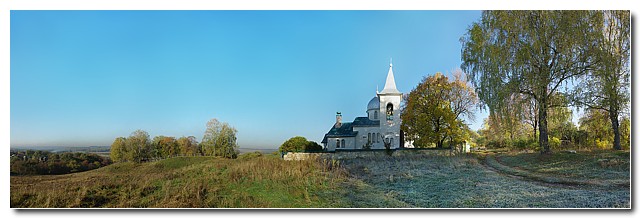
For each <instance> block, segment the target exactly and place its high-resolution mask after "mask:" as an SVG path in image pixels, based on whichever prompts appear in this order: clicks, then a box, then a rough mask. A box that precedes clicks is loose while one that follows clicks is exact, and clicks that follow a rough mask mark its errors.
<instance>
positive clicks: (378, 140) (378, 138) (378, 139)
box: [376, 133, 381, 143]
mask: <svg viewBox="0 0 640 218" xmlns="http://www.w3.org/2000/svg"><path fill="white" fill-rule="evenodd" d="M380 138H381V137H380V133H378V137H376V139H377V140H376V141H377V142H378V143H380Z"/></svg>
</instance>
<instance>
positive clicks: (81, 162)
mask: <svg viewBox="0 0 640 218" xmlns="http://www.w3.org/2000/svg"><path fill="white" fill-rule="evenodd" d="M111 163H112V162H111V160H110V159H109V158H107V157H102V156H99V155H97V154H90V153H80V152H76V153H51V152H49V151H39V150H26V151H11V175H59V174H67V173H75V172H82V171H87V170H92V169H97V168H100V167H103V166H107V165H109V164H111Z"/></svg>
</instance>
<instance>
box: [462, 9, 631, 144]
mask: <svg viewBox="0 0 640 218" xmlns="http://www.w3.org/2000/svg"><path fill="white" fill-rule="evenodd" d="M630 32H631V31H630V13H629V11H484V12H483V13H482V17H481V20H480V21H478V22H475V23H473V24H472V25H471V27H470V28H469V29H468V31H467V33H466V34H465V35H464V36H463V37H462V38H461V42H462V62H463V63H462V65H461V68H462V70H464V71H465V72H466V73H468V75H469V78H470V81H471V83H472V84H473V86H474V87H475V92H476V93H477V95H478V98H479V99H480V102H481V104H482V105H484V106H486V107H487V108H488V110H489V118H487V120H485V128H484V129H483V130H482V131H481V135H482V136H483V137H484V139H483V140H485V141H486V143H488V144H496V145H505V144H506V145H510V146H526V145H527V144H531V143H534V144H537V145H538V148H539V150H540V151H541V153H549V152H551V150H552V148H553V147H560V146H562V144H563V143H565V144H566V143H571V144H574V145H576V144H577V145H579V146H582V145H584V146H592V147H593V146H595V147H607V148H613V149H616V150H620V149H623V148H625V147H628V146H629V140H628V136H625V135H624V134H627V132H629V127H628V126H630V125H629V124H627V123H629V122H628V119H629V116H628V115H626V114H627V113H626V111H628V109H629V105H630V97H629V96H630V91H629V90H630V89H629V86H630V82H629V80H630ZM571 106H573V107H577V108H581V109H585V111H586V112H585V116H584V117H582V118H581V119H580V126H579V127H576V126H575V125H573V124H572V123H571V122H570V117H571V110H569V109H568V108H569V107H571ZM567 117H568V119H567ZM605 120H607V121H606V122H605ZM620 121H622V122H620ZM525 132H530V133H531V134H530V135H528V136H527V134H526V133H525ZM625 137H626V138H625ZM525 138H528V140H523V139H525ZM623 145H624V147H623Z"/></svg>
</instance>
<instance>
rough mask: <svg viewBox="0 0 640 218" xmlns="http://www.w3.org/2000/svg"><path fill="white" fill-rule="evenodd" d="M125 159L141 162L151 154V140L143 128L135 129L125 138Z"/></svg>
mask: <svg viewBox="0 0 640 218" xmlns="http://www.w3.org/2000/svg"><path fill="white" fill-rule="evenodd" d="M126 145H127V146H126V148H127V149H126V150H127V155H126V157H127V160H130V161H134V162H138V163H139V162H142V161H146V160H148V159H149V158H150V157H151V155H150V153H151V141H150V140H149V133H147V132H145V131H144V130H136V131H133V132H132V133H131V135H129V137H128V138H127V140H126Z"/></svg>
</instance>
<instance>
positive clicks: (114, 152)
mask: <svg viewBox="0 0 640 218" xmlns="http://www.w3.org/2000/svg"><path fill="white" fill-rule="evenodd" d="M126 141H127V139H126V138H124V137H118V138H116V139H115V140H114V141H113V143H112V144H111V150H110V152H109V156H111V160H113V161H114V162H124V161H126V155H127V150H126V146H127V144H126V143H127V142H126Z"/></svg>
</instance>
